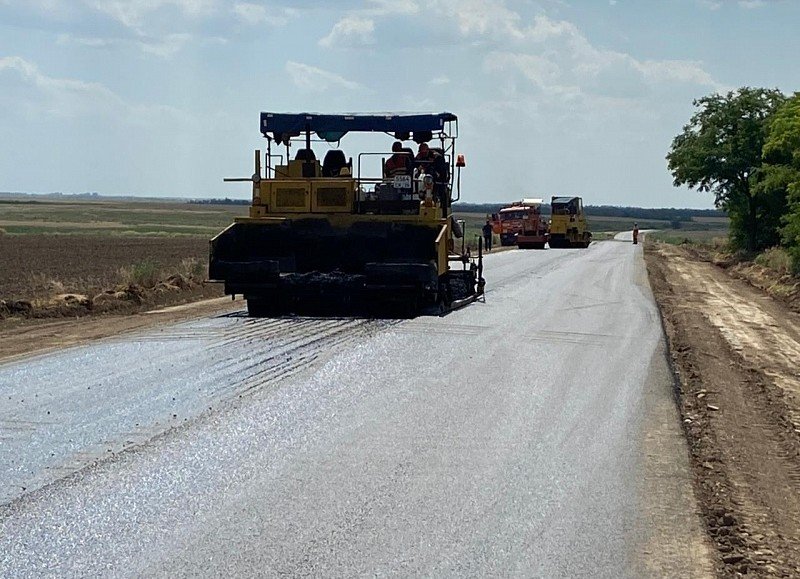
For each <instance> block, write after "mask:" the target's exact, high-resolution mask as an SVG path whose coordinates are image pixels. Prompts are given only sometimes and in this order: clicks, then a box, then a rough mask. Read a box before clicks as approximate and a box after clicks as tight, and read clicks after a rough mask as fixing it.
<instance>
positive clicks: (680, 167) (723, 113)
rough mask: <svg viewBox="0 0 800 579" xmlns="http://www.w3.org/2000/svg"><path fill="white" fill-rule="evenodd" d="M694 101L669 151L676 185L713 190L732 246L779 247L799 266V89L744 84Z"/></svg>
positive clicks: (749, 248)
mask: <svg viewBox="0 0 800 579" xmlns="http://www.w3.org/2000/svg"><path fill="white" fill-rule="evenodd" d="M694 106H695V108H696V111H695V113H694V114H693V115H692V118H691V119H690V120H689V123H688V124H687V125H686V126H685V127H684V128H683V132H681V134H679V135H678V136H676V137H675V139H674V140H673V142H672V146H671V148H670V151H669V153H668V154H667V165H668V167H669V170H670V171H671V173H672V177H673V180H674V184H675V185H676V186H680V185H687V186H689V188H691V189H697V190H699V191H703V192H708V193H711V194H712V195H714V203H715V205H716V206H717V207H719V208H720V209H722V210H723V211H725V213H727V214H728V215H729V216H730V219H731V227H730V241H731V244H732V246H733V247H734V248H736V249H742V250H746V251H748V252H756V251H761V250H763V249H766V248H769V247H774V246H781V247H783V248H785V249H786V251H787V252H788V253H789V255H790V257H791V259H792V265H793V268H794V270H795V272H800V93H795V94H794V96H791V97H787V96H786V95H784V94H783V93H782V92H780V91H779V90H776V89H764V88H750V87H743V88H740V89H739V90H737V91H731V92H728V93H727V94H725V95H720V94H712V95H709V96H706V97H703V98H701V99H698V100H696V101H694Z"/></svg>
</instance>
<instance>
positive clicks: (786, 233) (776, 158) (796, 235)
mask: <svg viewBox="0 0 800 579" xmlns="http://www.w3.org/2000/svg"><path fill="white" fill-rule="evenodd" d="M764 162H765V164H764V174H765V179H764V183H765V184H767V185H768V186H770V187H772V188H773V189H783V190H784V191H785V192H786V195H787V201H788V209H787V211H786V213H785V215H784V216H783V219H782V222H783V227H782V228H781V238H782V241H783V244H784V245H785V246H786V248H787V250H788V251H789V254H790V255H791V257H792V265H793V268H794V271H795V273H800V93H795V94H794V96H793V97H792V98H790V99H788V100H787V101H786V102H785V103H784V104H783V105H781V107H780V108H779V109H778V110H777V111H776V112H775V115H774V117H773V118H772V121H771V122H770V125H769V136H768V138H767V141H766V143H764Z"/></svg>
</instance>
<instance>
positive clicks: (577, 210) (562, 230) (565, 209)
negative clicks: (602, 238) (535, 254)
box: [548, 197, 592, 248]
mask: <svg viewBox="0 0 800 579" xmlns="http://www.w3.org/2000/svg"><path fill="white" fill-rule="evenodd" d="M550 211H551V216H550V238H549V240H548V244H549V245H550V247H552V248H559V247H589V244H590V243H591V241H592V234H591V232H590V231H589V227H588V225H587V223H586V212H585V211H584V209H583V200H582V199H581V198H580V197H553V198H552V200H551V201H550Z"/></svg>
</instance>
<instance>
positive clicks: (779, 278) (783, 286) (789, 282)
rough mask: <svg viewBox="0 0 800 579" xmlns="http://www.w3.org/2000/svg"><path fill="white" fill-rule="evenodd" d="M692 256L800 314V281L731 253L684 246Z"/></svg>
mask: <svg viewBox="0 0 800 579" xmlns="http://www.w3.org/2000/svg"><path fill="white" fill-rule="evenodd" d="M684 249H685V250H686V251H688V252H690V254H691V255H693V256H694V257H696V258H697V259H700V260H702V261H707V262H709V263H713V264H714V265H716V266H718V267H720V268H722V269H724V270H725V271H726V272H727V273H728V275H730V276H733V277H735V278H738V279H740V280H743V281H746V282H747V283H749V284H750V285H752V286H753V287H755V288H758V289H760V290H762V291H763V292H765V293H767V294H768V295H769V296H771V297H773V298H775V299H777V300H780V301H782V302H783V303H784V304H786V306H788V307H789V309H791V310H792V311H794V312H797V313H800V279H798V278H797V277H795V276H792V275H789V274H780V273H777V272H776V271H774V270H772V269H769V268H767V267H764V266H763V265H760V264H758V263H755V262H753V261H749V260H741V259H737V258H736V257H735V256H733V255H731V254H729V253H720V252H716V251H713V250H711V249H709V248H705V247H702V246H684Z"/></svg>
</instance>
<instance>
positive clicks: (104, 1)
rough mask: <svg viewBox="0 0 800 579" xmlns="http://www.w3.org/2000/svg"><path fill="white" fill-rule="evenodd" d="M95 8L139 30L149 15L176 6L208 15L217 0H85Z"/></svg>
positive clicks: (196, 15)
mask: <svg viewBox="0 0 800 579" xmlns="http://www.w3.org/2000/svg"><path fill="white" fill-rule="evenodd" d="M84 2H85V3H86V4H87V5H88V6H90V7H92V8H94V9H95V10H97V11H99V12H101V13H104V14H106V15H108V16H110V17H111V18H113V19H114V20H116V21H118V22H119V23H120V24H122V25H123V26H126V27H127V28H131V29H133V30H137V31H139V29H140V28H141V27H142V26H143V25H144V20H145V18H146V17H147V16H149V15H151V14H153V13H154V12H156V11H158V10H160V9H162V8H166V7H174V8H176V9H178V10H179V11H180V12H181V13H182V14H184V15H186V16H190V17H193V18H199V17H203V16H208V15H210V14H212V13H213V12H214V11H215V10H216V4H217V0H84Z"/></svg>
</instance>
